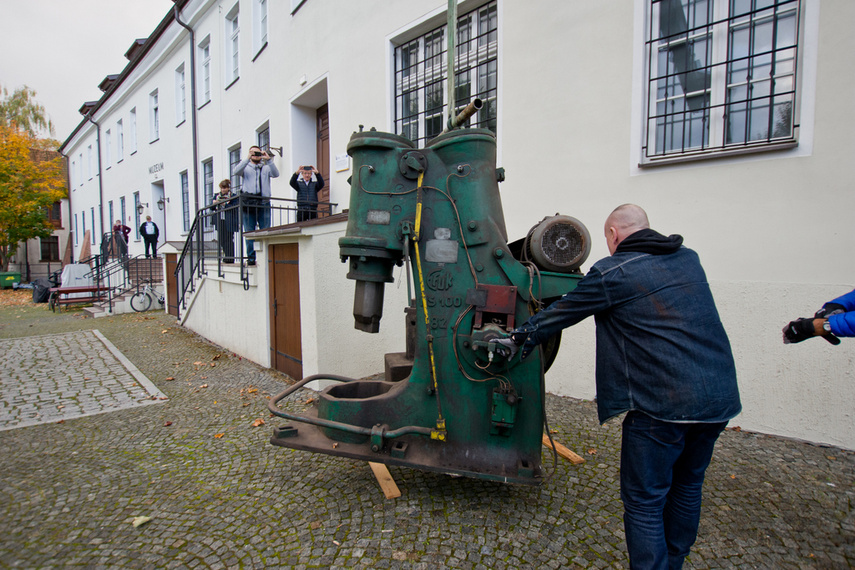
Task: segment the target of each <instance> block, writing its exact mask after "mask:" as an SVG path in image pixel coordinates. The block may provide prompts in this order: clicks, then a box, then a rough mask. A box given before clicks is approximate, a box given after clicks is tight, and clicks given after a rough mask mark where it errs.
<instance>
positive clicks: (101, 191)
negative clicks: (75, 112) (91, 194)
mask: <svg viewBox="0 0 855 570" xmlns="http://www.w3.org/2000/svg"><path fill="white" fill-rule="evenodd" d="M86 118H87V119H88V120H89V122H90V123H92V124H93V125H95V128H96V134H95V141H96V142H97V143H98V225H99V231H100V233H99V234H98V238H99V239H98V246H99V247H100V245H101V239H103V237H104V177H103V176H102V174H103V173H102V172H101V125H99V124H98V123H96V122H95V120H94V119H93V118H92V113H87V114H86ZM82 167H83V165H81V168H82ZM69 194H70V192H69ZM70 199H71V196H69V200H70ZM84 215H85V212H84ZM110 223H111V224H112V223H113V220H110ZM122 223H123V224H124V223H125V220H122ZM111 227H112V226H111ZM92 229H93V230H94V229H95V228H92Z"/></svg>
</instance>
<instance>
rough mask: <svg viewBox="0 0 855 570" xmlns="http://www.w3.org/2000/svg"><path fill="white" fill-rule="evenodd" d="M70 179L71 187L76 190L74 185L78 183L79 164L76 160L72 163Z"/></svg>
mask: <svg viewBox="0 0 855 570" xmlns="http://www.w3.org/2000/svg"><path fill="white" fill-rule="evenodd" d="M69 177H70V179H71V187H72V188H74V184H75V183H76V182H77V162H76V161H74V160H72V161H71V174H70V176H69Z"/></svg>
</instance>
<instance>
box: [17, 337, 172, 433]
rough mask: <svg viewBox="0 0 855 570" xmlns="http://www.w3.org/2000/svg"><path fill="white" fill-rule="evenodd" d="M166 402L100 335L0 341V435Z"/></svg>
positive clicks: (161, 394)
mask: <svg viewBox="0 0 855 570" xmlns="http://www.w3.org/2000/svg"><path fill="white" fill-rule="evenodd" d="M166 399H167V398H166V396H164V395H163V393H161V392H160V390H158V389H157V387H156V386H155V385H154V384H152V383H151V382H150V381H149V380H148V378H146V377H145V376H143V375H142V374H140V372H139V370H138V369H137V368H136V366H134V365H133V364H132V363H131V362H130V361H128V360H127V359H126V358H124V356H123V355H122V354H121V353H120V352H119V351H118V350H117V349H116V347H114V346H113V344H112V343H111V342H110V341H108V340H107V339H106V338H104V336H103V335H102V334H101V333H100V332H98V331H81V332H76V333H62V334H53V335H43V336H36V337H25V338H17V339H11V340H0V430H5V429H12V428H16V427H26V426H30V425H37V424H43V423H50V422H56V421H60V420H67V419H74V418H80V417H83V416H88V415H90V414H100V413H104V412H112V411H116V410H120V409H124V408H129V407H131V406H140V405H145V404H151V403H152V402H157V401H160V400H166Z"/></svg>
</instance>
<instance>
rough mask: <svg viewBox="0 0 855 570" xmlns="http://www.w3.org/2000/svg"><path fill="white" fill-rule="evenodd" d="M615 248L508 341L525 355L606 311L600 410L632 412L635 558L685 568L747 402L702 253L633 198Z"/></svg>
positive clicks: (612, 218)
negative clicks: (706, 493) (730, 432)
mask: <svg viewBox="0 0 855 570" xmlns="http://www.w3.org/2000/svg"><path fill="white" fill-rule="evenodd" d="M605 235H606V241H607V242H608V247H609V253H611V256H610V257H607V258H605V259H601V260H600V261H598V262H597V263H595V264H594V266H593V267H592V268H591V270H590V271H589V272H588V274H587V275H585V277H584V278H583V279H582V280H581V281H580V282H579V283H578V285H577V286H576V288H575V289H574V290H573V291H571V292H570V293H568V294H566V295H564V296H563V297H562V298H561V299H560V300H558V301H556V302H555V303H553V304H552V305H550V306H549V307H547V308H546V309H544V310H542V311H540V312H539V313H537V314H536V315H534V316H533V317H531V318H530V319H528V321H526V322H525V323H524V324H523V325H522V326H521V327H519V328H518V329H516V330H515V331H514V332H513V333H512V335H511V338H510V339H506V340H505V341H503V342H502V344H503V345H504V346H506V347H508V348H509V349H510V351H511V352H512V353H513V352H514V348H512V347H509V346H508V345H509V342H510V341H512V342H513V343H514V344H515V345H516V346H522V356H523V358H525V357H526V356H527V354H528V353H530V352H531V351H532V350H534V348H535V347H536V346H537V345H539V344H541V343H542V342H544V341H546V340H547V339H549V338H550V337H551V336H553V335H555V334H556V333H558V332H559V331H561V330H562V329H564V328H566V327H569V326H572V325H575V324H576V323H578V322H580V321H582V320H583V319H585V318H587V317H589V316H591V315H593V316H594V317H595V319H596V323H597V372H596V382H597V408H598V413H599V419H600V422H605V421H606V420H608V419H609V418H612V417H614V416H616V415H618V414H621V413H623V412H628V413H627V414H626V417H625V418H624V420H623V438H622V443H621V499H622V500H623V503H624V528H625V530H626V542H627V549H628V551H629V560H630V566H631V567H632V568H680V567H681V566H682V564H683V559H684V558H685V557H686V556H687V555H688V554H689V549H690V548H691V546H692V544H694V542H695V538H696V537H697V531H698V524H699V521H700V512H701V487H702V485H703V480H704V472H705V471H706V468H707V466H708V465H709V463H710V460H711V458H712V453H713V447H714V446H715V442H716V440H717V439H718V436H719V434H721V432H722V431H723V430H724V427H725V425H726V424H727V421H728V420H729V419H731V418H733V417H734V416H736V415H737V414H738V413H739V412H740V410H741V409H742V406H741V404H740V401H739V391H738V388H737V385H736V369H735V366H734V362H733V355H732V354H731V350H730V342H729V341H728V338H727V334H726V333H725V331H724V327H723V326H722V324H721V320H720V318H719V315H718V311H717V310H716V307H715V303H714V301H713V297H712V293H711V292H710V288H709V284H708V283H707V279H706V275H705V274H704V270H703V268H702V267H701V264H700V261H699V259H698V256H697V254H696V253H695V252H694V251H692V250H691V249H688V248H686V247H683V245H682V243H683V238H682V237H681V236H678V235H671V236H668V237H666V236H663V235H661V234H659V233H657V232H655V231H653V230H651V229H650V228H649V223H648V221H647V214H646V213H645V212H644V210H642V209H641V208H640V207H638V206H635V205H633V204H624V205H623V206H620V207H618V208H617V209H615V211H614V212H612V213H611V215H609V217H608V219H607V220H606V224H605Z"/></svg>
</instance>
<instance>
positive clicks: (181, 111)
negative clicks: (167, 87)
mask: <svg viewBox="0 0 855 570" xmlns="http://www.w3.org/2000/svg"><path fill="white" fill-rule="evenodd" d="M186 120H187V89H186V88H185V81H184V64H183V63H182V64H181V65H180V66H178V69H176V70H175V124H176V125H180V124H181V123H183V122H184V121H186Z"/></svg>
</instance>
